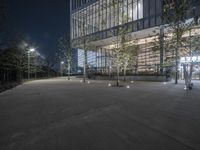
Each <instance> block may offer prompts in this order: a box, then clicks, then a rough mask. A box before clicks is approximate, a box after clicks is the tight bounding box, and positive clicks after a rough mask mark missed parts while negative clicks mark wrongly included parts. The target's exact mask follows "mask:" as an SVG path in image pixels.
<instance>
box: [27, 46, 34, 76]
mask: <svg viewBox="0 0 200 150" xmlns="http://www.w3.org/2000/svg"><path fill="white" fill-rule="evenodd" d="M34 51H35V49H34V48H31V49H29V50H28V80H29V79H30V53H31V52H34Z"/></svg>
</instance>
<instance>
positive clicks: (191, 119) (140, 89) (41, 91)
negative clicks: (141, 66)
mask: <svg viewBox="0 0 200 150" xmlns="http://www.w3.org/2000/svg"><path fill="white" fill-rule="evenodd" d="M112 84H113V83H112ZM121 84H122V85H124V86H123V87H115V86H113V87H109V86H108V81H90V84H88V83H81V82H80V81H79V80H78V79H73V80H72V81H68V80H66V79H65V78H56V79H49V80H37V81H31V82H27V83H25V84H23V85H20V86H18V87H16V88H14V89H12V90H8V91H5V92H3V93H0V119H1V122H0V150H200V82H195V84H194V88H193V89H192V90H190V91H185V90H184V84H183V83H180V84H178V85H175V84H173V83H167V84H164V83H162V82H134V83H123V82H121ZM127 85H129V86H130V88H127Z"/></svg>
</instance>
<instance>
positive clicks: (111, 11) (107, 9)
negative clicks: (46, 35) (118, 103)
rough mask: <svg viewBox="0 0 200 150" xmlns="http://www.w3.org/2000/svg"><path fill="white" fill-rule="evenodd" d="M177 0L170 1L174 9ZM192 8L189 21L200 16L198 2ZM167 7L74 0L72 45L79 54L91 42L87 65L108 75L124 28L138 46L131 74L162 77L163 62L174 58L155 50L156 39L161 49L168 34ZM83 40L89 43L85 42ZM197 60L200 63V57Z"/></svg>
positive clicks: (136, 0) (153, 1)
mask: <svg viewBox="0 0 200 150" xmlns="http://www.w3.org/2000/svg"><path fill="white" fill-rule="evenodd" d="M174 1H178V0H168V2H171V5H172V7H173V3H174ZM192 5H193V6H194V7H193V9H194V10H189V11H188V16H187V18H188V19H189V18H192V17H193V15H196V16H198V14H199V10H200V9H199V5H200V4H199V0H192ZM164 7H165V3H164V0H71V40H72V43H73V45H74V47H76V48H77V49H78V51H79V53H81V51H83V50H82V49H83V47H81V46H80V45H81V44H82V43H83V42H86V43H89V45H90V46H89V48H88V47H87V57H88V59H87V64H88V65H89V66H93V68H95V69H96V71H97V72H101V73H107V72H108V69H109V68H110V67H112V65H113V62H112V61H113V59H112V53H113V50H112V49H113V47H114V45H115V42H113V41H115V40H116V37H117V33H118V32H119V28H120V27H122V26H123V27H125V28H126V30H127V31H128V32H129V36H130V38H129V43H131V42H132V44H133V43H134V44H135V42H136V43H137V45H138V47H139V50H138V52H137V56H136V57H137V58H136V59H135V61H134V62H133V63H132V65H131V66H130V67H129V72H130V73H133V74H154V75H158V74H162V73H163V67H162V66H163V63H165V61H166V60H167V59H168V58H172V57H174V54H173V53H172V52H171V51H169V50H168V49H164V48H159V50H157V51H155V50H154V48H153V47H154V46H155V45H153V44H155V37H156V38H157V39H158V41H157V42H158V44H159V45H160V47H164V46H163V43H161V42H162V38H164V34H168V33H167V32H168V31H167V30H165V29H164V28H163V26H164V25H165V21H163V18H162V14H163V10H164ZM83 28H84V29H83ZM83 31H84V33H83ZM158 36H159V37H158ZM84 37H87V38H88V39H90V40H89V41H84V40H83V38H84ZM77 45H79V46H80V47H79V46H77ZM82 53H83V52H82ZM82 57H83V56H82ZM82 59H83V58H82ZM197 59H199V61H200V57H199V56H197ZM79 64H81V63H80V62H79Z"/></svg>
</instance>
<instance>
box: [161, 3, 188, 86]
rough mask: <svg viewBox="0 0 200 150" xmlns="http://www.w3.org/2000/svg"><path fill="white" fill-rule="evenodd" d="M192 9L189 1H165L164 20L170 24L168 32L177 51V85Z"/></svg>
mask: <svg viewBox="0 0 200 150" xmlns="http://www.w3.org/2000/svg"><path fill="white" fill-rule="evenodd" d="M189 8H190V1H189V0H176V1H171V0H164V8H163V9H164V10H163V20H164V21H165V22H166V23H167V24H168V26H167V28H168V30H171V31H172V34H173V39H172V40H173V41H174V42H173V46H174V49H175V84H177V83H178V65H179V57H180V51H181V46H182V40H183V35H184V32H185V31H186V30H187V28H188V26H187V23H186V16H187V13H188V10H189Z"/></svg>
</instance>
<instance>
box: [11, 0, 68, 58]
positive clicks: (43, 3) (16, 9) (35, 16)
mask: <svg viewBox="0 0 200 150" xmlns="http://www.w3.org/2000/svg"><path fill="white" fill-rule="evenodd" d="M8 8H9V18H10V20H11V24H12V29H13V31H14V32H16V33H22V34H24V35H26V36H27V37H28V39H29V40H30V41H31V42H32V43H34V44H35V45H37V46H38V47H39V48H38V51H40V52H41V53H42V54H44V55H47V54H49V53H50V54H53V53H54V52H55V50H56V49H57V40H58V38H59V37H60V36H62V35H64V34H65V33H66V34H69V29H68V28H67V26H68V25H69V10H70V9H69V0H8Z"/></svg>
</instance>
